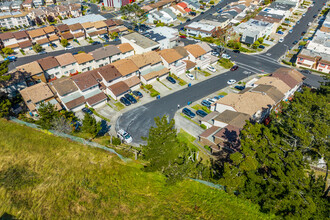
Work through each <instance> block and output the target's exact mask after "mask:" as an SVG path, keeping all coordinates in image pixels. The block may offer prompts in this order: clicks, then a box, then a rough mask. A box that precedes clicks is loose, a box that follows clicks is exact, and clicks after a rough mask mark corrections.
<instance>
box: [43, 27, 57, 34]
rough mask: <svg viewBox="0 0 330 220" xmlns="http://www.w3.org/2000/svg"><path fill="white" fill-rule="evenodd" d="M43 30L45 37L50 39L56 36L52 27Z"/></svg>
mask: <svg viewBox="0 0 330 220" xmlns="http://www.w3.org/2000/svg"><path fill="white" fill-rule="evenodd" d="M43 30H44V32H45V33H46V35H47V37H50V36H52V35H55V34H56V31H55V27H54V26H47V27H44V28H43Z"/></svg>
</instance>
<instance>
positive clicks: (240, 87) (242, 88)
mask: <svg viewBox="0 0 330 220" xmlns="http://www.w3.org/2000/svg"><path fill="white" fill-rule="evenodd" d="M235 89H238V90H244V89H245V86H235Z"/></svg>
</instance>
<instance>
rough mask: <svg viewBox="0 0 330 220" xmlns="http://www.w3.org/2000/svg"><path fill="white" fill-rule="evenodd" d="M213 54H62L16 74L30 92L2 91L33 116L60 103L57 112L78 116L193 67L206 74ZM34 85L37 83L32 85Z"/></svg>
mask: <svg viewBox="0 0 330 220" xmlns="http://www.w3.org/2000/svg"><path fill="white" fill-rule="evenodd" d="M211 51H212V49H211V48H210V47H209V46H208V45H207V44H206V43H199V44H195V45H188V46H185V47H181V46H178V47H175V48H171V49H165V50H160V51H153V50H150V51H147V52H145V53H142V54H134V49H133V47H132V46H131V45H130V44H128V43H123V44H120V45H117V46H113V45H110V46H107V47H102V48H99V49H97V50H95V51H93V52H91V53H89V54H86V53H80V54H76V55H72V54H70V53H66V54H62V55H59V56H56V57H46V58H43V59H40V60H37V61H34V62H31V63H28V64H25V65H22V66H20V67H17V71H16V72H15V73H14V74H21V75H22V74H23V75H24V76H25V78H24V77H23V78H24V79H25V82H26V86H25V87H27V86H28V87H27V88H25V87H24V85H21V84H19V83H17V84H16V85H17V86H16V87H15V86H14V85H11V86H9V85H7V86H3V90H6V89H7V90H8V91H7V93H9V92H15V91H17V90H20V93H21V94H22V96H23V99H24V101H25V103H26V105H27V106H28V108H29V110H30V112H31V114H35V113H37V109H38V106H39V105H40V103H41V102H51V103H52V104H57V103H59V106H62V107H63V108H65V109H67V110H69V111H74V112H76V111H79V110H81V109H82V108H84V107H85V105H88V106H89V107H93V108H97V107H99V106H101V105H103V104H104V103H106V101H107V99H108V96H109V97H111V98H113V99H115V100H118V99H120V98H121V97H122V96H123V95H125V94H126V93H130V92H131V91H133V90H136V89H139V88H140V86H141V84H151V83H153V82H154V81H156V80H157V79H159V80H163V79H165V78H166V77H167V76H168V75H169V73H173V74H177V75H180V74H184V73H186V71H187V70H188V71H189V70H193V69H194V68H197V67H199V68H205V67H206V66H208V65H210V64H211V62H212V60H213V59H211V57H212V55H211V54H210V53H211ZM216 61H217V59H216V60H213V62H216ZM79 72H82V73H79ZM36 82H39V83H37V84H34V83H36ZM47 82H48V83H47ZM40 84H41V85H40ZM13 88H15V89H16V90H15V89H13ZM18 88H19V89H18ZM40 88H42V89H43V90H47V88H48V89H49V90H50V91H51V92H52V96H51V97H50V96H43V94H44V92H42V91H38V90H39V89H40ZM30 93H32V94H34V95H29V94H30ZM45 94H51V93H49V92H47V93H45ZM38 95H40V96H38ZM35 96H37V98H34V97H35Z"/></svg>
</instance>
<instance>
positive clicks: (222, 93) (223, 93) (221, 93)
mask: <svg viewBox="0 0 330 220" xmlns="http://www.w3.org/2000/svg"><path fill="white" fill-rule="evenodd" d="M218 95H223V96H225V95H228V93H226V92H220V93H218Z"/></svg>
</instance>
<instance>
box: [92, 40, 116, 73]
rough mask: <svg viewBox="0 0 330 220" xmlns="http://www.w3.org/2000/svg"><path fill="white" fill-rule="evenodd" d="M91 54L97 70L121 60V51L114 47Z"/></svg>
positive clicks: (100, 49)
mask: <svg viewBox="0 0 330 220" xmlns="http://www.w3.org/2000/svg"><path fill="white" fill-rule="evenodd" d="M90 54H91V55H92V56H93V58H94V65H95V68H99V67H102V66H105V65H108V64H109V63H113V62H115V61H116V60H119V59H120V57H121V56H120V54H121V52H120V50H119V49H118V48H117V47H116V46H114V45H109V46H106V47H101V48H98V49H96V50H94V51H92V52H90Z"/></svg>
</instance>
